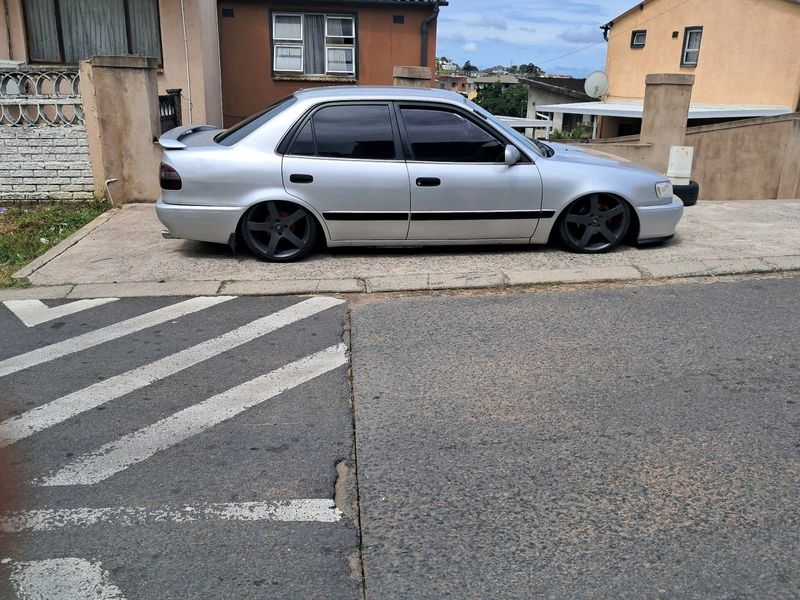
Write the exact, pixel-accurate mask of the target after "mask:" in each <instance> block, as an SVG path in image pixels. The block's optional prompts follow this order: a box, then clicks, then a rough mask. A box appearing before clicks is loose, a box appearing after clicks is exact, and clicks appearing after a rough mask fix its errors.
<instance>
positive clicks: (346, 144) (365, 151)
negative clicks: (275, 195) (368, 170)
mask: <svg viewBox="0 0 800 600" xmlns="http://www.w3.org/2000/svg"><path fill="white" fill-rule="evenodd" d="M391 119H392V116H391V112H390V111H389V106H388V105H361V104H354V105H342V106H325V107H323V108H321V109H319V110H318V111H317V112H315V113H314V115H313V117H312V118H311V120H309V121H308V122H307V123H306V124H305V125H304V126H303V128H302V129H301V130H300V132H299V133H298V135H297V137H296V138H295V141H294V143H293V144H292V148H291V149H290V151H289V154H294V155H297V156H322V157H327V158H352V159H359V160H392V159H394V158H395V139H394V132H393V130H392V121H391ZM312 121H313V129H312Z"/></svg>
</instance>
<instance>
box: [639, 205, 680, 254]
mask: <svg viewBox="0 0 800 600" xmlns="http://www.w3.org/2000/svg"><path fill="white" fill-rule="evenodd" d="M636 215H637V216H638V217H639V239H638V240H637V241H638V242H639V243H644V242H652V241H655V240H661V239H666V238H669V237H672V236H673V235H675V227H677V225H678V221H680V220H681V217H682V216H683V201H682V200H681V199H680V198H678V197H677V196H673V197H672V202H670V203H669V204H659V205H656V206H638V207H636Z"/></svg>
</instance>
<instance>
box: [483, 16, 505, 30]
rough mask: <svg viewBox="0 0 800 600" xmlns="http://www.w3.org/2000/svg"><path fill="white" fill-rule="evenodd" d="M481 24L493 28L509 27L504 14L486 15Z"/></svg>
mask: <svg viewBox="0 0 800 600" xmlns="http://www.w3.org/2000/svg"><path fill="white" fill-rule="evenodd" d="M481 25H483V26H484V27H490V28H492V29H503V30H506V29H508V23H507V22H506V20H505V18H504V17H503V16H502V15H486V16H485V17H483V19H482V20H481Z"/></svg>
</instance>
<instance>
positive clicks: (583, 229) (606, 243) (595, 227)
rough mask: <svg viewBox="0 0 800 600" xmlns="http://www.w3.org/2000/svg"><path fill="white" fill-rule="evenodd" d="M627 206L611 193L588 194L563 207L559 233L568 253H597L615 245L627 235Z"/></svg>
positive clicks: (628, 210) (629, 220)
mask: <svg viewBox="0 0 800 600" xmlns="http://www.w3.org/2000/svg"><path fill="white" fill-rule="evenodd" d="M630 224H631V209H630V208H629V207H628V205H627V204H626V203H625V201H623V200H620V199H619V198H615V197H614V196H605V195H601V194H592V195H591V196H587V197H585V198H579V199H578V200H576V201H575V202H573V203H572V204H570V205H569V207H567V210H566V211H565V213H564V216H563V218H562V219H561V224H560V226H559V233H560V235H561V241H562V242H563V243H564V245H565V246H566V247H567V248H568V249H569V250H571V251H572V252H582V253H587V254H597V253H599V252H608V251H609V250H613V249H614V248H616V247H617V246H619V245H620V244H621V243H622V241H623V240H624V239H625V236H626V235H627V234H628V228H629V227H630Z"/></svg>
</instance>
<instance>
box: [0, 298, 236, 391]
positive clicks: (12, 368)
mask: <svg viewBox="0 0 800 600" xmlns="http://www.w3.org/2000/svg"><path fill="white" fill-rule="evenodd" d="M235 297H236V296H200V297H197V298H191V299H189V300H185V301H183V302H178V303H177V304H171V305H169V306H165V307H164V308H159V309H158V310H154V311H152V312H149V313H145V314H143V315H139V316H138V317H133V318H130V319H126V320H124V321H120V322H119V323H114V324H113V325H109V326H107V327H102V328H100V329H95V330H94V331H89V332H88V333H84V334H83V335H79V336H76V337H74V338H70V339H68V340H64V341H62V342H57V343H55V344H50V345H49V346H44V347H43V348H37V349H36V350H31V351H30V352H25V353H24V354H20V355H18V356H14V357H12V358H8V359H6V360H3V361H0V377H4V376H6V375H10V374H11V373H16V372H17V371H22V370H23V369H27V368H29V367H33V366H36V365H39V364H42V363H45V362H49V361H51V360H55V359H57V358H61V357H62V356H67V355H68V354H72V353H74V352H80V351H81V350H86V349H87V348H91V347H93V346H97V345H99V344H103V343H105V342H108V341H111V340H115V339H117V338H119V337H122V336H125V335H130V334H131V333H135V332H137V331H141V330H142V329H147V328H148V327H153V326H155V325H160V324H161V323H166V322H167V321H171V320H172V319H177V318H178V317H182V316H184V315H188V314H191V313H194V312H197V311H200V310H203V309H205V308H209V307H211V306H215V305H217V304H221V303H222V302H227V301H228V300H233V299H234V298H235Z"/></svg>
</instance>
